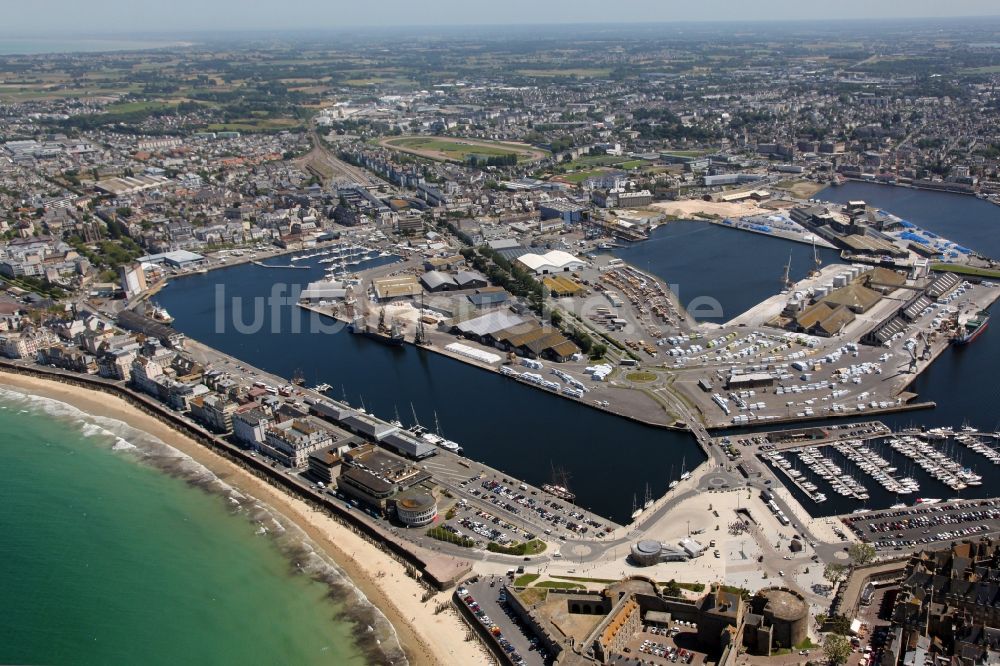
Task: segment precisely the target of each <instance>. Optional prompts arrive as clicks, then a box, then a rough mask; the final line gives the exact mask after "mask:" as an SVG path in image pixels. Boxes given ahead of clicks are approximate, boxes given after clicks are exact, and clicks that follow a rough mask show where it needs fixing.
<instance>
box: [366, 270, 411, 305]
mask: <svg viewBox="0 0 1000 666" xmlns="http://www.w3.org/2000/svg"><path fill="white" fill-rule="evenodd" d="M372 286H374V287H375V296H376V298H378V299H380V300H381V299H383V298H399V297H400V296H418V295H419V294H420V292H421V291H422V290H421V288H420V283H419V282H418V281H417V278H415V277H414V276H412V275H400V276H396V277H386V278H380V279H378V280H372Z"/></svg>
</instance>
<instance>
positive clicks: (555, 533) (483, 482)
mask: <svg viewBox="0 0 1000 666" xmlns="http://www.w3.org/2000/svg"><path fill="white" fill-rule="evenodd" d="M421 467H423V468H424V469H426V470H427V471H428V472H430V473H431V474H433V475H434V478H435V480H436V481H438V482H439V483H441V484H442V485H444V486H445V487H446V488H447V489H448V490H449V491H450V492H451V493H452V494H453V495H454V496H455V497H456V498H457V503H456V512H457V515H456V517H455V518H454V519H453V520H450V521H448V523H447V525H448V526H449V529H450V528H453V529H457V530H459V531H462V532H463V533H465V536H468V537H471V538H473V539H474V540H480V539H487V538H489V539H490V540H497V539H498V538H499V537H500V534H497V535H496V538H494V537H493V535H492V534H490V535H488V536H487V535H483V534H481V533H479V534H477V533H476V532H475V530H474V529H472V527H470V526H469V525H464V526H463V525H462V524H461V519H462V518H468V519H469V520H470V522H471V523H475V522H479V523H483V525H482V526H481V527H482V528H490V527H491V526H492V527H497V526H498V525H499V526H500V527H499V528H498V529H499V530H500V532H501V534H502V533H504V532H506V533H507V536H508V537H509V539H510V540H520V539H522V538H536V537H537V538H547V539H550V540H551V539H562V540H564V541H565V540H566V539H569V538H572V539H577V540H579V539H583V538H602V537H603V536H605V535H606V534H609V533H611V532H612V531H613V530H614V529H615V528H617V527H618V525H617V524H615V523H613V522H611V521H609V520H607V519H605V518H602V517H600V516H597V515H595V514H592V513H590V512H587V511H584V510H582V509H580V508H579V507H576V506H574V505H572V504H570V503H568V502H566V501H564V500H561V499H558V498H556V497H554V496H553V495H551V494H549V493H547V492H545V491H543V490H541V489H539V488H536V487H534V486H531V485H529V484H527V483H524V482H522V481H519V480H518V479H515V478H512V477H510V476H507V475H505V474H502V473H500V472H497V471H496V470H494V469H491V468H489V467H486V466H485V465H481V464H479V463H476V462H473V461H471V460H468V459H465V458H461V457H459V456H456V455H454V454H450V453H444V452H442V453H441V454H439V455H437V456H435V458H434V459H433V460H428V461H425V462H424V463H422V464H421ZM483 512H485V513H486V514H487V515H485V516H484V515H482V513H483ZM494 519H496V522H495V521H494ZM475 527H479V526H475ZM470 531H471V532H472V533H469V532H470ZM512 532H517V533H519V534H520V535H521V536H520V537H515V536H514V534H512ZM525 534H530V535H532V536H531V537H524V535H525ZM498 543H502V542H501V541H498Z"/></svg>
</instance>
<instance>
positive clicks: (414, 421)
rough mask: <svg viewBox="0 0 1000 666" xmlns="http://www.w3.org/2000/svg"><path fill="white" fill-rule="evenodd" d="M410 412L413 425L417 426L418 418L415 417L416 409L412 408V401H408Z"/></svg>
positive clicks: (418, 423)
mask: <svg viewBox="0 0 1000 666" xmlns="http://www.w3.org/2000/svg"><path fill="white" fill-rule="evenodd" d="M410 412H411V413H412V414H413V425H415V426H419V425H420V419H418V418H417V410H416V409H414V408H413V403H412V402H411V403H410Z"/></svg>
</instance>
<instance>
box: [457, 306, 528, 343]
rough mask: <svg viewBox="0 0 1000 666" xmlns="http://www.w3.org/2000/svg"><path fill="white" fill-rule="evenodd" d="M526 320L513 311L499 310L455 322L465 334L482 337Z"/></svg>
mask: <svg viewBox="0 0 1000 666" xmlns="http://www.w3.org/2000/svg"><path fill="white" fill-rule="evenodd" d="M523 322H524V318H523V317H521V316H520V315H516V314H514V313H513V312H507V311H505V310H498V311H494V312H490V313H487V314H484V315H480V316H478V317H473V318H472V319H466V320H465V321H463V322H459V323H457V324H455V328H457V329H458V330H459V331H461V332H462V333H463V334H465V335H469V334H471V335H476V336H479V337H482V336H484V335H487V334H488V333H496V332H497V331H501V330H503V329H505V328H510V327H511V326H516V325H517V324H521V323H523Z"/></svg>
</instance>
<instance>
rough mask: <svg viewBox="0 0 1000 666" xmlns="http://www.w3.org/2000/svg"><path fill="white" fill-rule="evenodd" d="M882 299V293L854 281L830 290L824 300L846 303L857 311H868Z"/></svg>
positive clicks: (833, 303) (836, 303) (826, 301)
mask: <svg viewBox="0 0 1000 666" xmlns="http://www.w3.org/2000/svg"><path fill="white" fill-rule="evenodd" d="M880 300H882V295H881V294H880V293H878V292H877V291H873V290H871V289H869V288H868V287H866V286H864V285H862V284H860V283H858V282H854V283H852V284H849V285H847V286H846V287H841V288H840V289H837V290H835V291H832V292H830V294H829V295H828V296H826V297H825V298H824V299H823V301H824V302H825V303H830V304H832V305H846V306H847V307H849V308H851V309H852V310H854V311H855V312H858V311H860V312H867V311H868V310H870V309H871V308H872V307H874V306H875V304H876V303H878V302H879V301H880Z"/></svg>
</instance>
